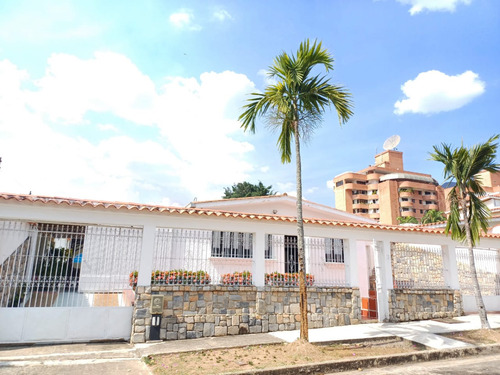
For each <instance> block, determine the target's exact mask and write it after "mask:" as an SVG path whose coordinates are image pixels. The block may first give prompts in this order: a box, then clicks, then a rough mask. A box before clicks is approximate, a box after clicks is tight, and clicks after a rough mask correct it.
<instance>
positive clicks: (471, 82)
mask: <svg viewBox="0 0 500 375" xmlns="http://www.w3.org/2000/svg"><path fill="white" fill-rule="evenodd" d="M484 87H485V83H484V82H483V81H481V80H480V79H479V76H478V75H477V74H476V73H474V72H471V71H470V70H468V71H466V72H464V73H462V74H458V75H455V76H449V75H446V74H445V73H442V72H440V71H437V70H430V71H428V72H423V73H420V74H419V75H418V76H417V77H416V78H415V79H413V80H409V81H406V82H405V83H404V84H403V85H402V86H401V90H402V91H403V93H404V94H405V95H406V99H403V100H398V101H397V102H396V103H395V104H394V107H395V110H394V113H395V114H397V115H402V114H404V113H422V114H431V113H438V112H445V111H452V110H454V109H458V108H461V107H463V106H464V105H466V104H468V103H470V102H471V101H472V100H473V99H474V98H476V97H477V96H479V95H481V94H483V93H484Z"/></svg>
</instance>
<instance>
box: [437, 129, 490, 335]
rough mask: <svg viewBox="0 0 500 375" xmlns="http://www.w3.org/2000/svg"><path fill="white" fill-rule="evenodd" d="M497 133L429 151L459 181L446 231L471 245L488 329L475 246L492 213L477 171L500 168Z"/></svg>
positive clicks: (475, 283)
mask: <svg viewBox="0 0 500 375" xmlns="http://www.w3.org/2000/svg"><path fill="white" fill-rule="evenodd" d="M498 137H499V135H494V136H492V137H491V138H490V139H488V141H487V142H486V143H484V144H478V145H475V146H473V147H471V148H470V149H468V148H466V147H464V146H463V145H462V146H460V147H458V148H455V149H453V150H452V149H451V146H450V145H447V144H444V143H443V144H441V147H436V146H434V153H431V154H430V155H431V158H432V159H433V160H436V161H439V162H441V163H443V164H444V177H445V179H446V180H447V181H453V180H454V181H455V182H456V185H455V186H454V187H453V188H452V190H451V191H450V193H449V194H448V197H447V199H448V200H449V202H450V214H449V216H448V221H447V223H446V229H445V231H446V233H450V232H451V238H453V239H454V240H458V241H461V242H465V243H466V244H467V247H468V248H469V265H470V272H471V277H472V283H473V288H474V294H475V297H476V305H477V308H478V312H479V317H480V319H481V327H482V328H485V329H489V328H490V324H489V322H488V316H487V315H486V309H485V307H484V302H483V297H482V295H481V289H480V287H479V282H478V279H477V272H476V263H475V261H474V250H473V249H474V246H476V244H477V243H479V238H480V235H481V231H483V232H486V231H487V230H488V221H489V218H490V215H491V214H490V210H489V209H488V207H486V205H485V204H484V202H482V201H481V197H482V196H484V195H485V194H486V193H485V191H484V189H483V187H482V186H481V181H480V180H479V178H478V176H477V174H478V173H479V172H481V171H482V170H486V171H488V172H492V173H495V172H498V171H500V164H497V163H495V157H496V151H497V148H498V143H494V142H495V141H496V140H497V139H498Z"/></svg>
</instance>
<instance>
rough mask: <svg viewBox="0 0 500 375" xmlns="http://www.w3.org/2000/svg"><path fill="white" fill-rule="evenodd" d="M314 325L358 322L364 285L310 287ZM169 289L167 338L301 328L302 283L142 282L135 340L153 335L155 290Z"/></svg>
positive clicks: (164, 326) (164, 316)
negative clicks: (291, 285)
mask: <svg viewBox="0 0 500 375" xmlns="http://www.w3.org/2000/svg"><path fill="white" fill-rule="evenodd" d="M307 293H308V294H307V296H308V310H309V312H310V313H309V328H322V327H332V326H337V325H348V324H357V323H359V321H360V316H361V310H360V298H359V289H358V288H341V287H339V288H316V287H314V288H313V287H310V288H308V291H307ZM152 294H153V295H154V294H160V295H164V296H165V298H164V306H163V314H162V321H161V329H160V338H161V339H162V340H183V339H194V338H200V337H210V336H226V335H240V334H246V333H261V332H273V331H287V330H294V329H299V328H300V311H299V288H280V287H262V288H257V287H254V286H241V287H234V286H215V285H210V286H172V285H162V286H152V287H144V286H142V287H141V286H139V287H137V288H136V298H135V307H134V314H133V325H132V334H131V342H133V343H139V342H145V341H147V340H148V339H149V332H150V327H151V310H150V306H151V295H152Z"/></svg>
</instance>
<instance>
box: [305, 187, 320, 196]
mask: <svg viewBox="0 0 500 375" xmlns="http://www.w3.org/2000/svg"><path fill="white" fill-rule="evenodd" d="M317 190H318V187H317V186H314V187H312V188H309V189H307V190H306V194H312V193H314V192H316V191H317Z"/></svg>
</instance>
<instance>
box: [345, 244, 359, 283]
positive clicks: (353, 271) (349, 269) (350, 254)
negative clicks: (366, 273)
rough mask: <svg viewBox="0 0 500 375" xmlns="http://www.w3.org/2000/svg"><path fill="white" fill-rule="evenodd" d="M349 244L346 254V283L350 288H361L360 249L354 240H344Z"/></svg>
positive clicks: (346, 247)
mask: <svg viewBox="0 0 500 375" xmlns="http://www.w3.org/2000/svg"><path fill="white" fill-rule="evenodd" d="M344 241H345V242H347V246H345V247H344V249H347V254H344V265H345V281H346V284H347V285H348V286H350V287H355V288H357V287H359V274H358V273H359V267H358V248H357V242H356V240H355V239H354V238H348V239H347V240H344Z"/></svg>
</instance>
